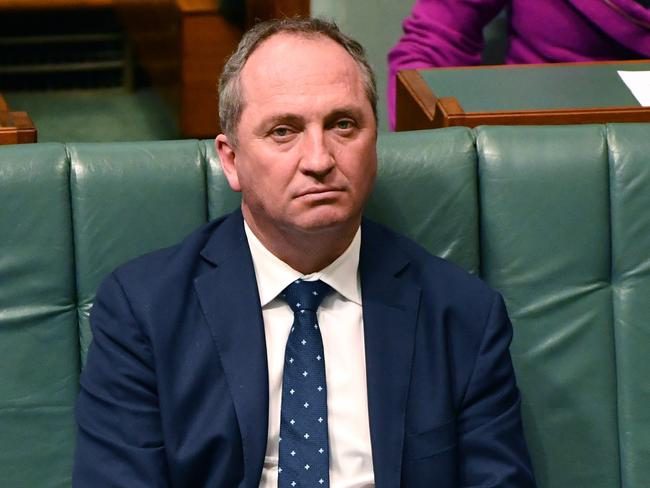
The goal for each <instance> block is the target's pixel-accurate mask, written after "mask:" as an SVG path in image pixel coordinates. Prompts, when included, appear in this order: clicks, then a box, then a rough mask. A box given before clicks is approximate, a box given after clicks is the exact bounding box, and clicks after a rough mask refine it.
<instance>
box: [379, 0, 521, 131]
mask: <svg viewBox="0 0 650 488" xmlns="http://www.w3.org/2000/svg"><path fill="white" fill-rule="evenodd" d="M507 1H508V0H417V1H416V2H415V6H414V7H413V10H412V11H411V14H410V15H409V16H408V17H407V18H406V19H405V20H404V22H403V24H402V27H403V29H404V35H403V36H402V37H401V38H400V40H399V42H398V43H397V44H396V45H395V47H393V49H392V50H391V51H390V52H389V53H388V66H389V73H388V93H387V95H388V113H389V119H390V127H391V129H394V128H395V76H396V74H397V71H398V70H400V69H406V68H426V67H433V66H466V65H475V64H479V63H480V61H481V51H482V50H483V27H484V26H485V25H486V24H487V23H488V22H489V21H490V20H492V18H493V17H494V16H495V15H496V14H497V13H498V12H499V11H500V10H501V9H502V8H503V7H504V6H505V4H506V3H507Z"/></svg>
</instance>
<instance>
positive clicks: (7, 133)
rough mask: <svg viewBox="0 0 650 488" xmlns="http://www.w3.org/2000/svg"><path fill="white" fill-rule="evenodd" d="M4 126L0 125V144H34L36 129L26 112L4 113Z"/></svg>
mask: <svg viewBox="0 0 650 488" xmlns="http://www.w3.org/2000/svg"><path fill="white" fill-rule="evenodd" d="M5 114H6V118H5V120H6V125H4V124H3V125H0V144H26V143H32V142H36V136H37V132H36V128H35V127H34V123H33V122H32V119H31V118H30V117H29V115H27V112H5Z"/></svg>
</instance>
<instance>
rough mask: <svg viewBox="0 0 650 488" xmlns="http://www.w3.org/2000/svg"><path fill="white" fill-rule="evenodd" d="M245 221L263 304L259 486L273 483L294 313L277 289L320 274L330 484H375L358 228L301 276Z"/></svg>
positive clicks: (357, 487)
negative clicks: (263, 435)
mask: <svg viewBox="0 0 650 488" xmlns="http://www.w3.org/2000/svg"><path fill="white" fill-rule="evenodd" d="M244 227H245V230H246V237H247V238H248V245H249V247H250V251H251V256H252V258H253V266H254V268H255V277H256V278H257V288H258V290H259V295H260V302H261V303H260V304H261V306H262V317H263V319H264V334H265V336H266V355H267V362H268V370H269V430H268V437H267V442H266V455H265V457H264V469H263V471H262V479H261V481H260V488H277V486H278V438H279V435H280V407H281V403H282V373H283V369H284V349H285V346H286V343H287V338H288V337H289V330H290V329H291V325H292V324H293V312H292V311H291V309H290V308H289V305H287V303H286V302H285V301H284V300H282V298H281V297H279V296H278V295H279V294H280V292H282V290H284V288H286V287H287V286H288V285H289V284H290V283H291V282H293V281H295V280H296V279H298V278H302V279H305V280H308V281H309V280H322V281H324V282H325V283H327V284H328V285H330V286H331V287H332V289H333V290H334V291H333V292H332V293H331V294H330V295H328V296H327V297H326V298H325V299H324V300H323V302H322V304H321V306H320V307H319V309H318V324H319V326H320V331H321V335H322V338H323V349H324V351H325V376H326V378H327V422H328V431H329V445H330V486H331V487H332V488H371V487H374V486H375V484H374V474H373V469H372V450H371V444H370V424H369V420H368V394H367V387H366V361H365V348H364V341H363V314H362V308H361V285H360V281H359V273H358V268H359V250H360V247H361V231H360V230H358V231H357V233H356V235H355V236H354V239H353V240H352V242H351V243H350V245H349V246H348V248H347V249H346V250H345V252H344V253H343V254H341V256H339V257H338V258H337V259H336V260H335V261H334V262H333V263H332V264H330V265H329V266H327V267H326V268H325V269H323V270H322V271H319V272H317V273H312V274H310V275H306V276H305V275H302V274H301V273H300V272H298V271H296V270H295V269H293V268H291V267H290V266H289V265H288V264H286V263H285V262H283V261H281V260H280V259H279V258H277V257H276V256H275V255H273V254H272V253H271V252H270V251H269V250H268V249H266V248H265V247H264V245H263V244H262V243H261V242H260V241H259V239H257V237H256V236H255V234H253V232H252V231H251V229H250V228H249V227H248V225H247V224H246V223H244Z"/></svg>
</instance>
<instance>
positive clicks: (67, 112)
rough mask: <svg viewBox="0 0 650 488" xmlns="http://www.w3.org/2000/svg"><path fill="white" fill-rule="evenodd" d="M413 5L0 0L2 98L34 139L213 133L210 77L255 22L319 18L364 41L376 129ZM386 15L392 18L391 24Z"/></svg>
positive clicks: (376, 0) (380, 0) (338, 0)
mask: <svg viewBox="0 0 650 488" xmlns="http://www.w3.org/2000/svg"><path fill="white" fill-rule="evenodd" d="M412 5H413V0H354V1H353V2H351V1H348V0H311V1H310V0H265V1H260V0H0V22H1V25H2V29H1V30H0V93H2V96H3V97H4V99H5V101H6V103H7V105H8V106H9V107H10V109H11V110H15V111H26V112H28V114H29V116H30V117H31V119H32V120H33V123H34V125H35V126H36V127H37V129H38V141H39V142H48V141H59V142H72V141H74V142H83V141H96V142H103V141H127V140H148V139H152V140H153V139H175V138H187V137H213V136H214V135H215V134H216V133H217V132H218V121H217V115H216V113H217V112H216V110H217V104H216V86H215V84H216V81H217V79H218V76H219V73H220V71H221V67H222V65H223V62H224V59H225V58H226V57H227V56H228V55H229V54H230V53H231V52H232V50H233V49H234V48H235V46H236V44H237V42H238V40H239V38H240V36H241V33H242V32H243V30H244V29H246V27H247V26H250V25H252V24H253V23H254V22H256V21H257V20H261V19H266V18H272V17H278V16H282V15H289V16H291V15H317V16H323V17H326V18H329V19H333V20H335V21H336V22H337V23H338V24H339V26H340V28H341V29H342V30H343V31H344V32H347V33H352V34H353V35H354V36H355V37H356V38H357V39H358V40H359V41H361V43H362V44H363V45H364V46H365V47H366V49H367V51H368V55H369V58H370V61H371V63H372V65H373V67H374V69H375V71H376V73H377V77H378V84H379V87H378V88H379V93H380V96H381V97H382V99H381V100H380V103H379V111H380V117H379V119H380V129H381V130H385V129H386V128H387V122H386V114H385V112H386V108H385V105H386V104H385V101H384V99H383V97H384V93H385V91H386V89H385V85H386V73H387V62H386V53H387V52H388V50H389V49H390V47H391V46H392V45H394V44H395V42H396V41H397V40H398V38H399V36H400V34H401V22H400V19H403V18H404V17H405V16H406V15H407V14H408V12H409V11H410V9H411V7H412ZM387 19H393V20H392V21H390V22H389V21H388V20H387Z"/></svg>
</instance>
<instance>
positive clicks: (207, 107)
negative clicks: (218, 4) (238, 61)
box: [180, 12, 242, 138]
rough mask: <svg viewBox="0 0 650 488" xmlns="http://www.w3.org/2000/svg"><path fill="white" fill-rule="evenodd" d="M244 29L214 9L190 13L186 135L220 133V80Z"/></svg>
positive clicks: (185, 31) (184, 71)
mask: <svg viewBox="0 0 650 488" xmlns="http://www.w3.org/2000/svg"><path fill="white" fill-rule="evenodd" d="M241 35H242V31H241V30H240V29H239V28H238V27H236V26H234V25H232V24H231V23H229V22H228V21H226V20H225V19H224V18H223V17H221V16H220V15H218V14H216V13H214V12H210V13H202V14H200V15H186V16H183V18H182V27H181V46H182V48H181V49H182V51H181V57H182V65H181V111H180V128H181V133H182V134H183V135H191V137H200V138H204V137H214V136H215V135H216V134H217V133H218V132H219V123H218V120H219V117H218V113H219V108H218V99H217V83H218V81H219V76H220V75H221V71H222V70H223V66H224V64H225V62H226V60H227V59H228V57H229V56H230V54H232V52H233V51H234V50H235V48H236V47H237V43H238V42H239V39H240V38H241Z"/></svg>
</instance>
